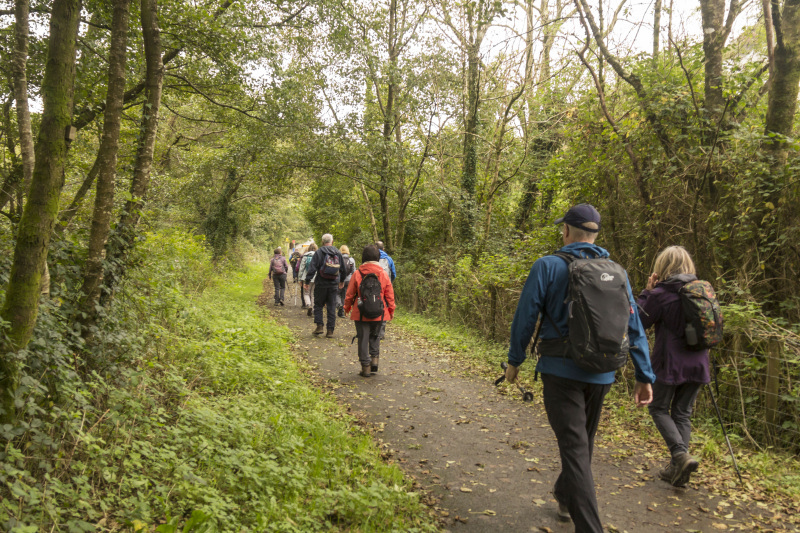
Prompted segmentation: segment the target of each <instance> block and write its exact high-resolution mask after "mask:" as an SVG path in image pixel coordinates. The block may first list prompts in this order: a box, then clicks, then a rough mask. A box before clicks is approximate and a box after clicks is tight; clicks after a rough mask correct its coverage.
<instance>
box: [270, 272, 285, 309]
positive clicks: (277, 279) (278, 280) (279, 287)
mask: <svg viewBox="0 0 800 533" xmlns="http://www.w3.org/2000/svg"><path fill="white" fill-rule="evenodd" d="M272 283H274V284H275V303H278V302H282V301H283V296H284V293H285V292H286V274H273V275H272Z"/></svg>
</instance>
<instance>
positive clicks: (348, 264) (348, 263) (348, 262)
mask: <svg viewBox="0 0 800 533" xmlns="http://www.w3.org/2000/svg"><path fill="white" fill-rule="evenodd" d="M339 251H340V252H342V257H343V258H344V267H343V268H344V269H345V271H346V272H347V277H346V278H344V287H342V288H341V289H339V297H338V298H337V299H336V314H337V316H338V317H339V318H344V307H343V303H344V297H345V295H346V294H347V286H348V285H349V284H350V278H352V277H353V272H355V270H356V260H355V259H353V258H352V257H350V248H348V247H347V245H346V244H343V245H342V247H341V248H339Z"/></svg>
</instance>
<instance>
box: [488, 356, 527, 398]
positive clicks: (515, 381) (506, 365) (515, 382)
mask: <svg viewBox="0 0 800 533" xmlns="http://www.w3.org/2000/svg"><path fill="white" fill-rule="evenodd" d="M500 368H502V369H503V372H504V373H503V375H502V376H500V377H499V378H497V379H496V380H494V386H495V387H496V386H498V385H500V384H501V383H502V382H503V381H505V379H506V375H505V371H506V368H508V363H506V362H505V361H503V362H502V363H500ZM514 385H516V386H517V388H518V389H519V391H520V392H521V393H522V401H523V402H532V401H533V393H532V392H530V391H527V390H525V387H523V386H522V385H520V384H519V380H514Z"/></svg>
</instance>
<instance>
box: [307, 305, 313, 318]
mask: <svg viewBox="0 0 800 533" xmlns="http://www.w3.org/2000/svg"><path fill="white" fill-rule="evenodd" d="M306 315H307V316H313V315H314V310H313V309H312V308H311V307H309V308H308V313H306Z"/></svg>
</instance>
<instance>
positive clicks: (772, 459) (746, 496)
mask: <svg viewBox="0 0 800 533" xmlns="http://www.w3.org/2000/svg"><path fill="white" fill-rule="evenodd" d="M393 323H396V324H398V325H400V326H401V327H402V328H403V330H404V331H405V333H406V334H407V335H412V336H418V337H421V338H424V341H425V342H426V343H433V344H435V345H437V346H438V347H439V348H441V349H444V350H447V351H449V352H450V353H451V355H452V357H453V358H454V359H455V360H456V361H455V362H454V364H453V366H454V367H457V368H458V369H459V370H461V371H462V372H463V373H465V374H468V375H469V376H470V377H471V378H473V379H486V380H490V379H491V380H494V379H497V378H498V377H500V375H502V370H501V369H500V363H501V362H503V361H506V360H507V355H508V346H507V344H503V343H499V342H493V341H491V340H488V339H486V338H485V336H482V335H480V334H478V333H476V332H471V331H469V330H468V329H467V328H465V327H459V326H454V325H452V324H447V323H445V322H443V321H442V320H440V319H438V318H430V317H426V316H423V315H419V314H415V313H411V312H409V311H408V310H407V309H405V308H403V309H400V310H399V311H398V312H397V313H396V314H395V318H394V321H393ZM534 368H535V361H534V360H532V359H531V358H530V357H529V358H528V360H526V362H525V363H524V364H523V365H522V366H521V367H520V383H521V384H522V385H523V386H524V387H525V388H526V389H527V390H529V391H532V392H533V393H534V399H533V401H532V402H531V404H530V405H531V406H532V407H533V408H535V409H542V410H543V409H544V405H543V403H542V399H541V380H539V381H534ZM632 380H633V366H632V364H631V363H630V362H629V363H628V367H627V368H625V369H624V371H623V372H622V373H619V374H617V383H616V384H615V385H614V386H613V387H612V388H611V392H610V393H609V395H608V397H607V398H606V402H605V407H604V411H605V413H604V417H603V422H602V424H601V427H600V430H599V431H598V436H597V442H598V445H599V446H601V447H606V448H613V447H619V448H621V449H622V448H624V449H625V450H626V451H629V452H632V453H637V454H641V455H642V456H643V457H644V458H645V460H646V462H648V463H653V466H658V467H659V468H660V467H661V466H663V464H662V463H666V461H667V460H668V453H667V451H666V448H665V446H664V443H663V440H662V439H661V436H660V435H659V434H658V431H657V430H656V428H655V426H654V424H653V423H652V420H651V418H650V415H649V414H648V412H647V410H646V409H639V408H636V407H635V405H634V403H633V400H632V391H633V381H632ZM499 392H500V393H502V394H507V395H510V396H511V397H515V398H519V396H520V393H519V391H518V390H517V389H516V387H514V386H511V385H508V384H502V385H500V387H499ZM705 394H707V392H703V393H702V394H701V397H700V398H699V400H698V401H705V396H704V395H705ZM520 401H521V399H520ZM726 425H727V424H726ZM693 426H694V431H693V433H692V446H691V450H690V451H691V452H692V453H693V454H695V455H696V456H697V457H699V458H700V459H701V464H702V468H701V469H700V471H699V473H698V475H696V476H695V478H694V479H695V480H696V482H698V483H702V484H703V486H704V487H705V488H706V489H708V490H710V491H712V492H715V493H719V494H722V495H724V496H725V497H727V498H729V499H730V500H738V501H744V502H750V503H753V504H757V505H758V506H759V507H762V508H764V509H765V511H770V512H773V513H775V516H779V517H780V519H781V520H790V521H791V522H792V523H795V519H793V518H791V516H792V515H794V513H791V512H790V511H791V510H792V509H796V507H797V505H798V503H799V502H800V464H798V462H797V460H796V458H794V457H791V456H788V455H787V454H785V453H779V452H774V451H771V450H754V449H753V448H751V447H750V446H749V443H748V442H747V440H746V439H745V436H744V435H741V434H739V433H738V432H737V431H736V427H731V426H729V425H727V431H728V436H729V439H730V440H731V443H732V446H733V449H734V453H735V454H736V455H735V458H736V462H737V465H738V468H739V470H740V471H741V472H742V476H743V482H742V483H739V481H738V478H737V476H736V474H735V470H734V467H733V460H732V459H731V455H730V453H729V451H728V448H727V444H726V441H725V439H724V436H723V434H722V431H721V429H720V424H719V422H718V421H717V419H716V418H707V417H699V416H695V417H694V419H693ZM554 438H555V437H554ZM643 466H644V464H643ZM651 477H654V474H652V473H651Z"/></svg>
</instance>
